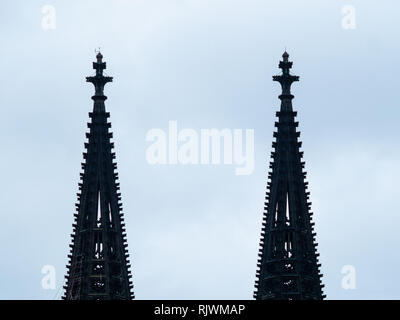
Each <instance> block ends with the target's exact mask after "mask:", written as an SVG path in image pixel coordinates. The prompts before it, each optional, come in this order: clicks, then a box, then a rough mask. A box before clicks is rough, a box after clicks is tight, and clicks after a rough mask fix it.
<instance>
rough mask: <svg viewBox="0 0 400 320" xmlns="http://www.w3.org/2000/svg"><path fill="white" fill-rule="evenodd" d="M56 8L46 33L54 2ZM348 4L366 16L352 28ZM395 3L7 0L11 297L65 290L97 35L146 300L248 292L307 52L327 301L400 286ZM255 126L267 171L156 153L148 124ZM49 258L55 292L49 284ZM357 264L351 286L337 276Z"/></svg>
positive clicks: (303, 112)
mask: <svg viewBox="0 0 400 320" xmlns="http://www.w3.org/2000/svg"><path fill="white" fill-rule="evenodd" d="M45 5H52V6H54V8H55V10H56V28H55V30H47V31H46V30H43V28H42V18H43V14H42V12H41V11H42V8H43V6H45ZM344 5H352V6H353V7H354V9H355V13H356V27H355V29H343V27H342V18H343V14H342V8H343V6H344ZM399 13H400V4H399V3H398V1H394V0H393V1H389V0H387V1H366V0H363V1H361V0H350V1H337V0H335V1H317V0H314V1H311V0H309V1H301V2H299V1H294V0H292V1H289V0H288V1H277V0H276V1H267V0H229V1H228V0H158V1H157V0H146V1H144V0H136V1H133V0H132V1H100V0H96V1H77V0H75V1H60V0H58V1H55V0H48V1H22V0H20V1H15V0H2V1H1V2H0V41H1V51H0V71H1V74H2V80H1V86H0V108H1V111H2V112H1V115H2V125H1V126H0V137H1V142H2V150H3V152H2V157H1V158H0V167H1V168H2V170H1V173H0V174H1V176H2V185H1V187H0V191H1V192H0V201H1V203H2V206H1V208H2V209H1V218H2V224H1V225H2V228H1V231H0V256H1V259H2V262H1V267H0V298H1V299H7V298H13V299H53V298H59V297H60V295H61V291H58V288H60V287H61V286H62V284H63V283H62V282H63V277H64V273H65V264H66V261H67V252H68V243H69V241H70V236H69V234H70V233H71V231H72V226H71V224H72V221H73V216H72V215H73V213H74V203H75V202H76V192H77V191H78V186H77V184H78V178H79V172H80V163H81V161H82V151H83V143H84V141H85V135H84V134H85V131H86V130H87V129H86V122H87V121H88V112H89V111H90V110H91V108H92V101H91V99H90V97H91V95H92V93H93V88H92V85H91V84H87V83H86V82H85V76H88V75H90V74H92V72H93V71H92V69H91V67H92V65H91V63H92V61H93V60H94V55H95V54H94V49H95V48H96V47H101V48H102V52H103V55H104V59H105V60H106V62H107V67H108V68H107V73H108V74H109V75H111V76H113V77H114V82H113V83H112V84H109V85H108V86H107V87H106V94H107V95H108V97H109V99H108V100H107V105H106V106H107V109H108V111H110V112H111V121H112V130H113V132H114V141H115V145H116V153H117V162H118V168H119V170H118V171H119V176H120V182H121V191H122V200H123V204H124V212H125V215H126V221H127V233H128V242H129V250H130V255H131V260H132V264H133V276H134V284H135V294H136V297H137V298H138V299H161V298H169V299H179V298H182V299H189V298H191V299H196V298H208V299H214V298H215V299H217V298H218V299H231V298H232V299H249V298H251V297H252V292H253V284H254V274H255V270H256V260H257V250H258V242H259V233H260V228H261V219H262V210H263V199H264V191H265V187H266V176H267V168H268V163H269V154H270V151H271V142H272V132H273V130H274V126H273V125H274V121H275V118H274V117H275V111H276V110H277V109H278V108H279V100H278V98H277V96H278V95H279V92H280V88H279V85H278V84H277V83H274V82H272V78H271V77H272V75H274V74H277V73H279V69H278V68H277V65H278V62H279V60H280V58H281V55H282V53H283V51H284V49H285V47H286V48H287V51H288V52H289V54H290V59H291V60H293V61H294V66H293V73H294V74H296V75H299V76H300V82H299V83H296V84H294V86H293V93H294V95H295V99H294V101H293V103H294V108H295V109H296V110H297V111H298V120H299V122H300V126H299V129H300V130H301V132H302V135H301V140H302V141H303V150H304V156H305V160H306V169H307V172H308V181H309V183H310V191H311V201H312V203H313V205H312V209H313V212H314V218H315V222H316V231H317V241H318V242H319V252H320V254H321V259H320V260H321V263H322V272H323V274H324V277H323V282H324V284H325V285H326V290H325V292H326V294H327V296H328V298H329V299H373V298H377V299H383V298H388V299H394V298H396V299H399V298H400V293H399V291H398V283H397V272H398V270H399V267H400V259H399V257H398V254H397V252H398V243H399V240H400V235H399V232H398V226H399V225H400V215H399V212H398V211H399V210H398V208H399V206H398V199H399V198H400V190H399V188H398V181H399V179H400V169H399V164H400V152H399V150H398V146H399V142H398V141H399V132H398V123H399V122H398V117H399V114H400V111H399V102H398V101H399V97H398V89H397V87H398V83H399V79H398V76H397V74H398V73H399V72H398V69H399V65H400V58H399V57H400V52H399V51H400V45H399V43H398V40H397V39H398V30H399V26H398V16H399ZM170 120H176V121H177V123H178V127H179V128H180V129H183V128H192V129H195V130H200V129H201V128H218V129H223V128H231V129H235V128H241V129H254V130H255V170H254V172H253V174H252V175H248V176H236V175H235V174H234V167H233V166H229V165H215V166H201V165H198V166H184V165H165V166H151V165H149V164H148V163H147V162H146V158H145V151H146V148H147V147H148V145H149V143H148V142H146V140H145V137H146V133H147V132H148V130H150V129H152V128H161V129H163V130H167V128H168V121H170ZM44 265H54V266H55V268H56V276H57V278H56V280H57V290H44V289H42V287H41V279H42V277H43V275H42V274H41V268H42V267H43V266H44ZM344 265H353V266H354V267H355V269H356V289H355V290H344V289H343V288H342V287H341V280H342V277H343V275H342V274H341V269H342V267H343V266H344Z"/></svg>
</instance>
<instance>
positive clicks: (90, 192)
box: [63, 52, 133, 300]
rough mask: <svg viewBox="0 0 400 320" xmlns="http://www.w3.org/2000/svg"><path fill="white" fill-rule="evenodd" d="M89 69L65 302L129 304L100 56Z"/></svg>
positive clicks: (129, 285) (125, 253) (121, 220)
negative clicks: (90, 88) (90, 89)
mask: <svg viewBox="0 0 400 320" xmlns="http://www.w3.org/2000/svg"><path fill="white" fill-rule="evenodd" d="M96 58H97V61H96V62H94V63H93V69H95V70H96V75H95V76H92V77H87V78H86V80H87V81H88V82H91V83H93V84H94V86H95V94H94V96H93V97H92V99H93V100H94V104H93V112H90V113H89V117H90V119H91V121H90V122H89V123H88V128H89V132H88V133H86V137H87V139H88V142H87V143H85V148H86V152H85V153H84V154H83V157H84V163H82V169H83V173H81V174H80V176H81V182H80V183H79V190H80V192H79V193H78V202H77V203H76V210H77V213H76V214H75V215H74V217H75V222H74V224H73V233H72V235H71V237H72V243H71V245H70V248H71V251H70V254H69V255H68V258H69V263H68V265H67V275H66V282H67V283H66V285H65V286H64V289H65V294H64V296H63V299H67V300H105V299H107V300H110V299H112V300H116V299H118V300H119V299H122V300H130V299H132V298H133V293H132V292H131V291H132V288H133V285H132V282H131V280H130V278H131V272H130V270H129V269H130V264H129V259H128V256H129V255H128V249H127V246H128V245H127V243H126V232H125V224H124V218H123V213H122V204H121V194H120V192H119V183H118V182H117V180H118V174H117V173H116V169H117V164H116V163H115V162H114V161H113V159H115V153H114V152H113V147H114V144H113V143H112V142H111V141H110V140H111V138H112V133H111V132H109V128H111V123H110V122H108V121H107V119H108V118H109V117H110V114H109V113H108V112H106V109H105V105H104V101H105V100H106V99H107V97H106V96H105V95H104V85H105V84H106V83H108V82H111V81H112V77H107V76H104V75H103V70H104V69H106V63H105V62H103V60H102V59H103V56H102V54H101V53H100V52H99V53H98V54H97V57H96Z"/></svg>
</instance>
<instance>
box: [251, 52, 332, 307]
mask: <svg viewBox="0 0 400 320" xmlns="http://www.w3.org/2000/svg"><path fill="white" fill-rule="evenodd" d="M282 57H283V61H280V63H279V68H281V69H282V74H281V75H278V76H274V77H273V80H274V81H278V82H279V83H280V84H281V86H282V94H281V95H280V96H279V99H280V100H281V107H280V111H279V112H277V113H276V115H277V117H278V122H276V123H275V127H276V128H277V131H276V132H274V137H275V138H276V141H274V142H273V143H272V147H273V148H274V149H275V150H274V151H273V152H272V153H271V158H272V160H271V163H270V166H269V167H270V169H271V171H270V172H269V174H268V180H269V181H268V183H267V193H266V197H265V200H266V201H265V204H264V218H263V223H262V229H261V230H262V231H261V240H260V250H259V259H258V264H257V267H258V270H257V272H256V278H257V279H256V283H255V288H256V291H255V293H254V297H255V298H256V299H260V300H261V299H275V300H293V299H296V300H297V299H305V300H309V299H310V300H320V299H323V298H324V297H325V296H324V294H323V292H322V288H323V285H322V283H321V277H322V275H321V274H320V272H319V267H320V264H319V263H318V255H319V254H318V253H317V251H316V246H317V243H316V242H315V235H316V234H315V232H314V222H312V213H311V212H310V207H311V202H308V200H309V192H308V191H307V185H308V182H305V177H306V172H304V171H303V168H304V165H305V164H304V162H303V161H302V157H303V152H302V151H300V147H301V142H300V141H299V140H298V138H299V136H300V132H298V131H297V126H298V122H296V121H295V117H296V115H297V113H296V112H295V111H293V108H292V99H293V97H294V96H293V95H292V94H291V92H290V87H291V84H292V83H293V82H295V81H298V80H299V77H298V76H294V75H291V74H290V72H289V71H290V69H291V67H292V64H293V63H292V62H290V61H289V55H288V53H287V52H286V51H285V53H284V54H283V56H282Z"/></svg>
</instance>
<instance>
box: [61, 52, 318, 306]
mask: <svg viewBox="0 0 400 320" xmlns="http://www.w3.org/2000/svg"><path fill="white" fill-rule="evenodd" d="M282 58H283V60H282V61H280V63H279V68H281V69H282V74H281V75H276V76H273V80H274V81H277V82H279V83H280V84H281V86H282V94H281V95H280V96H279V99H280V100H281V108H280V111H279V112H277V113H276V115H277V116H278V119H279V121H278V122H276V123H275V126H276V128H277V130H276V132H274V137H275V138H276V141H274V142H273V144H272V147H273V148H274V149H275V150H274V151H273V152H272V153H271V158H272V160H271V164H270V169H271V171H270V172H269V175H268V180H269V181H268V182H267V186H268V187H267V193H266V197H265V200H266V201H265V205H264V209H265V212H264V219H263V223H262V231H261V240H260V250H259V259H258V264H257V266H258V270H257V272H256V278H257V280H256V282H255V288H256V291H255V293H254V297H255V298H256V299H278V300H286V299H287V300H291V299H315V300H320V299H323V298H324V297H325V295H324V294H323V292H322V288H323V285H322V283H321V277H322V275H321V274H320V272H319V267H320V264H319V263H318V253H317V250H316V246H317V243H316V242H315V232H314V222H312V213H311V211H310V206H311V203H310V202H308V200H309V192H308V191H307V185H308V182H306V181H305V177H306V172H305V171H303V169H304V166H305V164H304V162H303V161H302V156H303V152H302V151H300V147H301V142H300V141H299V140H298V138H299V136H300V132H298V131H297V126H298V122H296V121H295V117H296V115H297V113H296V112H295V111H293V108H292V99H293V97H294V96H293V95H292V94H291V92H290V87H291V84H292V83H293V82H295V81H298V80H299V77H298V76H295V75H291V74H290V69H291V68H292V64H293V63H292V62H291V61H289V54H288V53H287V52H286V51H285V52H284V54H283V55H282ZM96 60H97V61H96V62H93V69H95V70H96V74H95V76H91V77H87V78H86V81H87V82H91V83H93V85H94V87H95V94H94V95H93V96H92V99H93V100H94V105H93V112H91V113H89V117H90V119H91V121H90V122H89V123H88V128H89V132H88V133H87V134H86V137H87V138H88V142H87V143H85V148H86V152H85V153H84V163H82V169H83V173H81V174H80V175H81V182H80V183H79V190H80V192H79V193H78V202H77V204H76V208H77V213H76V214H75V215H74V217H75V222H74V224H73V234H72V235H71V237H72V242H71V245H70V248H71V252H70V254H69V255H68V258H69V262H68V265H67V268H68V271H67V276H66V279H67V284H66V286H65V287H64V288H65V295H64V297H63V298H64V299H68V300H74V299H76V300H89V299H94V300H104V299H112V300H116V299H124V300H130V299H133V298H134V295H133V293H132V288H133V285H132V282H131V272H130V263H129V254H128V249H127V247H128V244H127V241H126V230H125V224H124V217H123V213H122V204H121V193H120V192H119V183H118V182H117V180H118V174H117V173H116V169H117V164H116V163H115V162H114V159H115V153H114V152H113V147H114V144H113V143H112V142H111V141H110V139H111V138H112V133H111V132H109V128H110V127H111V123H110V122H108V121H107V119H108V118H109V117H110V114H109V113H108V112H106V109H105V104H104V101H105V100H106V99H107V97H106V96H105V95H104V86H105V84H106V83H108V82H111V81H112V80H113V78H112V77H108V76H105V75H104V74H103V73H104V72H103V71H104V70H105V69H106V63H105V62H103V55H102V54H101V53H100V52H98V54H97V56H96Z"/></svg>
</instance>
